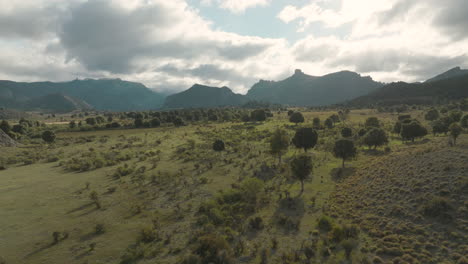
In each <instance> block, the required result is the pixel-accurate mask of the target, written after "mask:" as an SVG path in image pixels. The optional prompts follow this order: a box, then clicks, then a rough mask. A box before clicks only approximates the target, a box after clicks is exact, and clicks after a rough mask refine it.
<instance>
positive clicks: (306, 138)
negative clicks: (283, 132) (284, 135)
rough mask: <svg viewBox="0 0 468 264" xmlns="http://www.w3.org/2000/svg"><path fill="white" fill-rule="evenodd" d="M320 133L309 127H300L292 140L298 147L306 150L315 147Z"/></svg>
mask: <svg viewBox="0 0 468 264" xmlns="http://www.w3.org/2000/svg"><path fill="white" fill-rule="evenodd" d="M317 139H318V134H317V132H316V131H315V130H313V129H312V128H309V127H304V128H299V129H298V130H297V131H296V134H294V138H293V140H292V142H293V144H294V146H296V148H303V149H304V151H305V152H307V150H308V149H310V148H313V147H315V145H316V144H317Z"/></svg>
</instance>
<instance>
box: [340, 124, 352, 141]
mask: <svg viewBox="0 0 468 264" xmlns="http://www.w3.org/2000/svg"><path fill="white" fill-rule="evenodd" d="M341 136H342V137H345V138H347V137H352V136H353V130H352V129H351V128H349V127H343V128H342V129H341Z"/></svg>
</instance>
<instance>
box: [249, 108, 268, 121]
mask: <svg viewBox="0 0 468 264" xmlns="http://www.w3.org/2000/svg"><path fill="white" fill-rule="evenodd" d="M266 118H267V116H266V113H265V110H262V109H256V110H253V111H252V113H250V119H252V120H253V121H257V122H262V121H265V120H266Z"/></svg>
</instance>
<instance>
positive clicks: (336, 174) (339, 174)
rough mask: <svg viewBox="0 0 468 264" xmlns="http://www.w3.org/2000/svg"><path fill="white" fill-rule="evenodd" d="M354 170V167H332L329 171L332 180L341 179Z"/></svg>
mask: <svg viewBox="0 0 468 264" xmlns="http://www.w3.org/2000/svg"><path fill="white" fill-rule="evenodd" d="M355 172H356V168H352V167H350V168H334V169H332V170H331V171H330V176H331V179H332V180H333V181H341V180H343V179H346V178H348V177H349V176H351V175H353V174H354V173H355Z"/></svg>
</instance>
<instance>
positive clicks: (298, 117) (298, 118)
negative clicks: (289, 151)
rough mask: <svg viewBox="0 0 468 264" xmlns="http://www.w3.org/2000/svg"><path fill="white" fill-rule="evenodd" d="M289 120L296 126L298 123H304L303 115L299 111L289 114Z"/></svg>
mask: <svg viewBox="0 0 468 264" xmlns="http://www.w3.org/2000/svg"><path fill="white" fill-rule="evenodd" d="M289 122H291V123H295V124H296V126H297V124H298V123H304V116H303V115H302V114H301V113H300V112H294V113H293V114H292V115H290V116H289Z"/></svg>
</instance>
